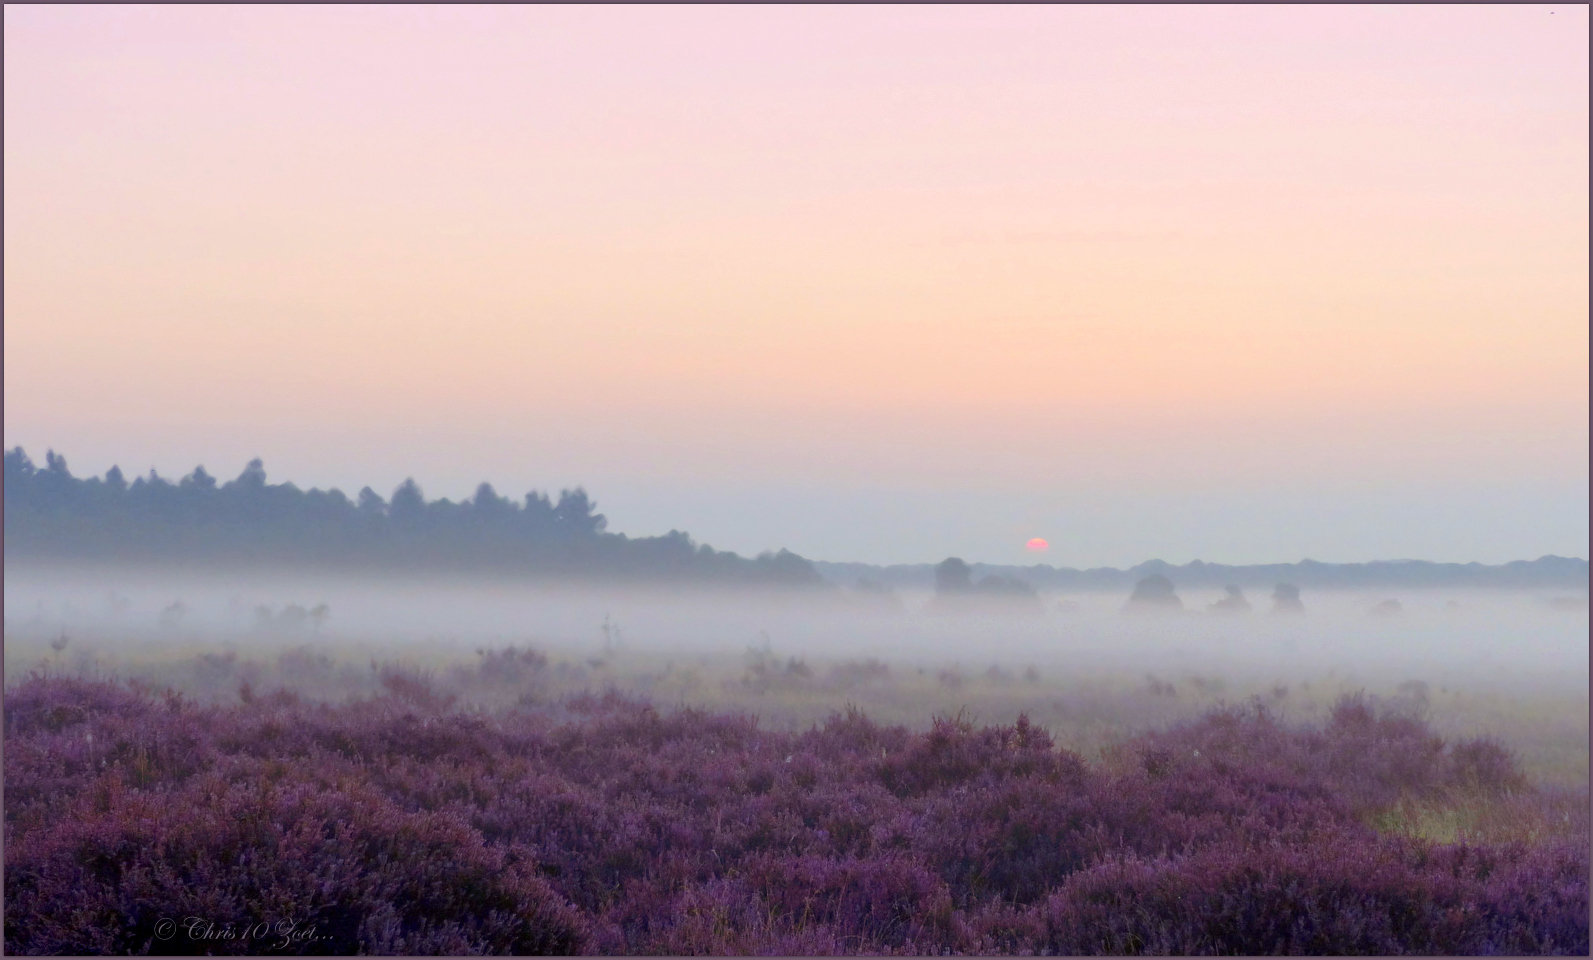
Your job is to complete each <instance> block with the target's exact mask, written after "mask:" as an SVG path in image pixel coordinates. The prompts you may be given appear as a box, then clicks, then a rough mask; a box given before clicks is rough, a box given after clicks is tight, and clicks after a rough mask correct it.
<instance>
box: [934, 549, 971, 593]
mask: <svg viewBox="0 0 1593 960" xmlns="http://www.w3.org/2000/svg"><path fill="white" fill-rule="evenodd" d="M972 589H973V570H971V569H970V568H969V566H968V564H966V563H964V562H963V560H962V558H961V557H947V558H946V559H945V560H942V561H940V563H939V565H937V566H936V567H935V592H936V593H941V594H946V593H968V592H969V591H971V590H972Z"/></svg>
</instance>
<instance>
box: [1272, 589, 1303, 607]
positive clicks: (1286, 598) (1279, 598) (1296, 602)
mask: <svg viewBox="0 0 1593 960" xmlns="http://www.w3.org/2000/svg"><path fill="white" fill-rule="evenodd" d="M1272 612H1273V613H1285V614H1299V613H1304V612H1305V604H1303V603H1301V602H1300V588H1299V587H1297V586H1295V585H1294V584H1292V583H1280V584H1278V585H1277V586H1276V587H1273V588H1272Z"/></svg>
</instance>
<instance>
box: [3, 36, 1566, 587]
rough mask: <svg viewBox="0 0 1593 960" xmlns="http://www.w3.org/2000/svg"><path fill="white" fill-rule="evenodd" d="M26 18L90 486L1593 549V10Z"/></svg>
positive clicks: (963, 526) (831, 531)
mask: <svg viewBox="0 0 1593 960" xmlns="http://www.w3.org/2000/svg"><path fill="white" fill-rule="evenodd" d="M5 26H6V41H5V43H6V47H5V55H6V65H5V71H6V73H5V80H6V95H5V96H6V100H5V134H6V139H5V151H6V152H5V167H6V169H5V173H6V187H5V218H6V219H5V232H6V237H5V239H6V253H5V266H6V289H5V308H6V313H5V348H6V354H5V357H6V359H5V402H6V410H5V431H6V442H7V445H8V446H11V445H15V444H19V443H20V444H22V445H23V446H26V447H28V448H29V450H30V452H33V453H34V454H35V456H36V457H40V456H42V453H43V448H44V447H46V446H54V447H56V448H57V449H59V450H62V451H64V452H66V453H67V454H68V455H69V457H70V458H71V462H72V465H73V467H74V469H75V470H77V472H79V473H85V472H100V471H103V470H104V469H105V468H107V467H109V466H110V465H111V464H112V463H113V462H115V463H120V464H121V465H122V467H123V468H124V469H128V470H135V471H143V470H147V469H148V468H149V466H150V465H155V466H158V467H159V468H160V469H161V472H162V473H164V474H180V473H183V472H186V471H187V470H189V469H191V468H192V467H193V465H194V464H196V463H200V462H202V463H204V464H205V465H206V466H207V468H209V469H210V470H211V471H212V472H214V473H218V474H221V475H223V476H231V475H233V474H234V473H236V472H237V471H238V470H240V469H241V468H242V465H243V463H244V461H246V460H247V459H248V458H249V457H251V456H255V455H260V456H263V457H264V458H265V460H266V463H267V466H268V467H269V468H270V469H271V472H272V474H273V475H274V476H275V477H277V478H278V479H292V480H294V481H295V482H298V483H300V484H301V485H304V486H308V485H339V486H343V487H345V488H346V489H347V488H353V489H357V488H358V487H359V486H360V485H363V484H365V483H371V484H373V485H375V486H377V487H378V488H379V489H382V490H383V492H384V493H385V492H386V490H388V489H391V487H392V486H394V485H396V484H397V483H398V481H400V480H401V479H403V477H404V476H406V475H410V474H413V475H414V476H415V477H416V478H417V479H419V480H420V481H421V482H422V484H423V486H424V487H425V488H426V490H427V492H428V493H430V494H432V495H446V496H454V497H458V496H462V495H467V494H468V493H469V492H470V490H471V489H472V488H473V486H474V484H475V483H476V482H477V481H479V480H481V479H490V480H492V481H493V482H494V483H495V484H497V486H498V487H499V488H500V489H501V490H505V491H512V492H515V493H518V492H523V490H524V489H527V488H531V487H536V488H549V487H553V488H557V487H559V486H562V485H574V484H576V483H584V484H586V485H587V487H588V488H589V489H590V490H592V492H593V493H594V495H595V496H596V497H597V499H598V501H599V503H600V505H601V506H602V507H603V508H604V509H605V510H606V512H608V514H609V516H610V518H611V521H612V523H613V525H614V527H615V528H616V529H619V530H622V531H625V532H630V533H636V534H646V533H655V532H661V531H663V530H666V529H668V528H670V527H677V526H678V527H682V528H684V529H687V530H690V531H692V532H693V533H695V534H697V535H699V536H700V537H702V538H703V539H706V540H708V541H709V542H712V543H714V544H716V545H719V546H724V547H727V548H730V549H738V550H759V549H765V548H771V547H778V546H790V547H792V548H793V549H797V550H799V551H800V552H804V553H806V554H808V555H811V556H815V557H819V558H825V559H852V558H856V559H871V560H904V561H905V560H934V559H939V558H940V557H942V556H945V555H947V554H951V553H961V554H963V555H965V556H968V557H970V558H971V559H983V560H990V561H1000V560H1013V561H1018V560H1022V559H1023V558H1024V557H1025V556H1026V554H1024V552H1023V545H1024V543H1025V542H1026V541H1027V540H1028V539H1029V537H1031V536H1043V537H1045V538H1047V539H1048V540H1049V541H1050V543H1051V551H1050V553H1049V554H1048V555H1047V558H1048V559H1049V560H1051V561H1052V562H1057V563H1076V564H1094V563H1121V562H1135V561H1136V560H1140V559H1145V557H1146V556H1149V555H1160V556H1164V557H1166V558H1168V559H1178V558H1182V559H1189V558H1192V557H1195V556H1200V557H1204V558H1206V559H1208V560H1226V561H1233V562H1247V561H1263V560H1278V559H1298V558H1299V556H1303V555H1306V554H1310V553H1314V554H1316V555H1319V558H1320V559H1345V560H1358V559H1371V558H1372V557H1374V556H1389V555H1394V554H1398V555H1404V556H1427V557H1431V558H1433V559H1456V560H1469V559H1483V560H1501V559H1512V558H1515V557H1517V556H1536V555H1538V554H1540V553H1547V552H1560V553H1568V554H1575V555H1579V556H1586V553H1587V547H1586V544H1587V491H1586V487H1587V480H1588V473H1587V462H1588V444H1587V434H1588V339H1587V336H1588V312H1587V308H1588V273H1587V269H1588V266H1587V265H1588V253H1589V251H1588V201H1589V198H1588V79H1589V78H1588V41H1587V35H1588V16H1587V7H1585V6H1552V5H1550V6H1495V7H1477V6H1464V7H1460V6H1456V7H1433V6H1420V7H1392V8H1389V7H1370V6H1333V7H1242V8H1241V7H1203V8H1202V7H1144V6H1137V7H1122V8H1114V7H1073V6H1063V7H1007V8H998V9H983V8H960V7H926V8H900V7H873V8H855V7H846V8H842V7H817V8H806V7H803V8H787V7H759V8H726V7H690V8H677V9H658V8H590V7H588V8H549V7H482V8H443V7H413V6H405V7H307V6H301V7H272V8H253V7H176V6H170V7H138V8H130V7H16V6H8V7H7V8H6V9H5ZM849 497H850V499H848V498H849ZM1246 497H1249V498H1251V502H1254V503H1256V504H1268V505H1270V506H1267V507H1266V508H1265V509H1264V510H1260V514H1265V515H1266V517H1267V518H1268V519H1266V520H1265V521H1264V522H1263V521H1261V520H1258V519H1257V516H1258V515H1259V514H1257V513H1256V511H1247V509H1246V508H1245V507H1244V504H1245V503H1246V502H1247V501H1246V499H1245V498H1246ZM1191 498H1195V499H1197V500H1200V502H1201V503H1204V504H1206V506H1204V507H1198V508H1197V507H1195V506H1191ZM1202 498H1204V499H1202ZM1490 498H1492V499H1490ZM883 502H899V503H912V504H915V505H917V506H915V508H914V509H915V510H918V511H920V512H919V513H917V514H915V513H913V512H911V511H907V512H903V511H897V512H894V513H893V512H891V511H888V510H880V511H876V510H872V509H869V508H867V507H866V506H865V505H867V504H873V503H883ZM1291 503H1295V504H1297V506H1296V507H1290V506H1288V505H1289V504H1291ZM760 504H761V506H759V505H760ZM1114 504H1115V506H1114ZM1374 504H1376V505H1377V506H1375V507H1374V506H1373V505H1374ZM735 505H739V506H735ZM1324 505H1331V509H1330V510H1329V511H1328V512H1330V513H1332V515H1333V516H1334V517H1337V518H1338V519H1337V520H1334V521H1333V522H1332V523H1331V524H1329V522H1328V521H1326V520H1324V519H1323V516H1324V513H1323V510H1324V508H1325V506H1324ZM1113 511H1117V513H1113ZM1136 511H1139V512H1136ZM1201 511H1204V513H1201ZM1269 511H1270V512H1269ZM1379 511H1383V512H1379ZM1401 511H1404V512H1401ZM1479 511H1480V512H1489V511H1492V512H1493V513H1494V514H1495V515H1496V516H1508V517H1510V518H1511V522H1510V523H1508V524H1504V523H1500V522H1491V523H1478V524H1475V525H1474V528H1475V532H1468V531H1470V530H1471V529H1472V528H1468V527H1467V524H1468V523H1469V522H1470V518H1473V517H1475V515H1476V514H1477V513H1478V512H1479ZM1197 513H1201V516H1203V517H1205V519H1203V520H1200V521H1199V522H1197V521H1195V520H1194V519H1191V518H1193V517H1194V516H1195V514H1197ZM949 514H956V515H957V517H958V519H957V520H956V521H955V522H951V521H949V520H946V519H944V518H945V517H946V516H947V515H949ZM1385 514H1387V515H1390V516H1405V517H1408V518H1409V523H1408V524H1407V525H1406V529H1404V530H1401V529H1399V527H1400V524H1399V523H1393V524H1389V523H1386V522H1382V521H1378V522H1372V521H1371V520H1369V519H1368V520H1366V521H1365V522H1364V523H1360V524H1357V523H1356V522H1355V519H1354V518H1357V517H1360V518H1363V519H1364V518H1370V517H1372V516H1374V515H1375V516H1378V517H1381V516H1384V515H1385ZM1108 515H1110V516H1119V515H1120V516H1121V517H1122V518H1123V520H1122V522H1121V523H1117V524H1115V525H1114V524H1105V523H1102V522H1100V521H1099V518H1100V517H1102V516H1108ZM870 516H872V517H874V518H875V519H874V520H873V521H868V520H867V519H860V518H867V517H870ZM1091 516H1093V517H1095V518H1096V519H1095V520H1091V519H1089V518H1090V517H1091ZM915 517H916V519H915ZM932 517H935V518H939V519H931V518H932ZM1224 518H1226V519H1224ZM1346 518H1348V519H1346ZM870 523H872V524H873V525H872V526H870ZM1092 523H1094V524H1095V526H1093V527H1092V526H1091V524H1092ZM1136 523H1139V524H1144V525H1148V526H1147V528H1146V529H1128V527H1132V526H1134V524H1136ZM1391 527H1392V529H1391ZM1280 528H1281V530H1280ZM1347 530H1350V531H1360V532H1355V533H1347V532H1346V531H1347ZM1290 534H1294V535H1295V538H1294V539H1292V540H1291V539H1290ZM1158 538H1160V539H1158ZM1158 544H1160V546H1158ZM1146 551H1148V552H1146Z"/></svg>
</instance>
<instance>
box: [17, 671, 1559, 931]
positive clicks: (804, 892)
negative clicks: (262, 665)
mask: <svg viewBox="0 0 1593 960" xmlns="http://www.w3.org/2000/svg"><path fill="white" fill-rule="evenodd" d="M544 667H545V662H543V661H541V660H539V659H537V658H535V657H532V656H528V655H520V654H514V655H500V656H499V659H498V660H496V661H494V663H493V668H494V671H496V672H498V673H502V672H503V671H507V670H511V669H513V670H520V671H523V672H524V673H526V675H527V676H533V675H535V674H538V673H539V672H541V671H542V670H543V669H544ZM376 669H377V674H378V677H377V679H378V684H377V687H376V692H375V693H374V694H373V695H372V696H369V697H367V698H365V699H356V700H352V701H349V702H346V703H341V704H325V703H321V704H317V703H310V702H305V701H301V700H300V698H299V697H298V696H296V695H294V694H292V693H289V692H287V691H281V690H278V691H260V690H254V689H247V690H245V691H241V692H240V698H241V700H242V703H240V704H238V705H234V706H221V705H202V704H198V703H195V702H192V701H189V700H186V699H184V698H182V697H179V696H177V695H175V694H166V693H156V692H152V691H149V690H142V689H135V688H134V687H133V686H131V685H128V684H125V683H121V682H116V681H108V680H87V679H72V678H62V677H46V676H33V677H30V678H28V679H27V680H25V681H23V682H22V683H20V684H18V685H17V686H15V687H14V688H13V689H11V690H10V691H9V692H8V695H7V697H6V702H5V748H6V749H5V785H6V794H5V800H6V804H5V841H6V852H5V871H6V872H5V908H6V911H5V946H6V949H7V950H9V951H11V952H13V953H78V954H83V953H88V954H102V953H126V952H133V953H146V952H153V953H172V952H178V953H207V952H210V953H264V952H272V953H312V954H314V953H319V954H326V953H356V952H363V953H386V954H395V953H396V954H474V953H598V954H631V953H655V954H656V953H663V954H688V953H709V954H760V953H769V954H787V955H790V954H886V953H900V954H940V953H945V952H954V953H987V954H988V953H1052V954H1057V953H1075V954H1076V953H1316V954H1322V953H1374V954H1383V953H1441V954H1497V953H1506V954H1552V953H1560V954H1583V955H1585V954H1586V953H1587V952H1588V949H1589V938H1588V906H1589V903H1588V837H1587V820H1586V817H1585V815H1583V816H1578V817H1577V818H1575V819H1574V820H1573V819H1572V818H1571V816H1570V814H1569V813H1563V814H1562V813H1561V812H1560V811H1561V810H1562V808H1564V807H1565V806H1566V805H1565V804H1564V803H1563V798H1561V799H1556V797H1554V796H1553V795H1551V794H1550V793H1548V792H1540V791H1537V790H1535V789H1533V788H1532V787H1530V786H1529V785H1528V784H1527V783H1526V782H1525V781H1524V779H1523V778H1522V776H1521V775H1520V774H1519V773H1518V771H1517V769H1516V767H1515V764H1514V760H1513V758H1512V757H1511V755H1510V754H1509V753H1508V752H1507V751H1506V750H1505V749H1504V748H1502V747H1501V746H1499V745H1498V744H1496V743H1493V742H1491V741H1488V740H1472V741H1467V742H1463V743H1459V744H1453V745H1451V744H1446V743H1445V742H1444V741H1442V740H1441V739H1439V738H1438V737H1437V736H1435V735H1434V734H1433V733H1432V732H1431V731H1430V730H1429V729H1428V728H1427V726H1426V725H1425V724H1424V723H1423V722H1421V721H1420V720H1418V719H1415V718H1414V717H1413V716H1412V715H1410V714H1407V713H1400V712H1398V711H1391V710H1388V709H1385V708H1382V707H1380V706H1378V705H1377V704H1375V703H1373V702H1371V701H1369V700H1367V699H1366V698H1360V697H1352V698H1346V699H1344V700H1342V701H1340V702H1339V704H1338V705H1337V706H1336V707H1335V708H1334V710H1333V711H1332V713H1331V715H1330V717H1329V718H1328V720H1327V722H1326V723H1325V724H1323V725H1322V726H1321V727H1320V728H1302V727H1295V726H1291V725H1288V724H1285V723H1283V722H1281V721H1280V720H1279V719H1277V718H1276V717H1275V716H1273V715H1272V714H1271V713H1269V712H1268V710H1266V709H1265V708H1264V707H1261V706H1260V705H1259V704H1255V705H1251V706H1249V707H1245V708H1231V709H1223V710H1217V711H1213V712H1211V713H1208V714H1206V715H1205V716H1203V717H1201V718H1199V719H1197V720H1194V721H1192V722H1187V723H1182V724H1178V725H1175V726H1172V727H1169V728H1167V729H1164V730H1161V731H1158V732H1155V733H1151V734H1147V735H1144V736H1141V737H1139V738H1137V739H1135V740H1133V741H1131V742H1129V743H1128V744H1126V745H1124V746H1123V747H1122V748H1121V749H1119V750H1118V751H1116V753H1115V754H1113V755H1112V756H1111V757H1109V758H1107V759H1106V761H1104V762H1099V763H1087V762H1086V761H1085V760H1084V759H1083V758H1082V757H1080V756H1078V755H1076V754H1074V753H1073V752H1070V751H1069V750H1066V749H1062V748H1059V747H1058V746H1057V745H1056V744H1055V743H1053V741H1052V738H1051V736H1050V735H1049V734H1048V733H1047V732H1046V731H1045V730H1043V729H1041V728H1040V727H1038V726H1037V725H1034V724H1032V723H1030V722H1029V720H1028V719H1027V718H1020V719H1019V720H1018V721H1017V722H1016V723H1014V724H1010V725H986V726H979V725H976V724H974V723H972V722H969V721H967V720H965V719H962V718H940V719H938V720H937V721H936V722H935V723H934V724H933V726H932V727H931V728H930V729H928V730H927V731H922V732H913V731H910V730H908V729H906V728H903V727H892V726H882V725H878V724H876V723H874V722H872V721H871V720H870V719H869V718H868V717H867V716H865V715H864V714H863V713H861V712H859V711H857V710H849V711H847V712H845V713H840V714H836V715H834V716H832V717H831V718H830V719H829V720H828V721H827V722H825V723H823V724H820V725H816V726H814V727H812V728H811V729H808V730H806V731H800V732H784V731H773V730H767V729H763V728H761V727H760V725H759V724H758V722H757V721H756V720H755V719H753V718H750V717H747V716H743V715H737V714H715V713H708V712H703V711H696V710H676V711H660V710H659V709H657V708H656V707H654V706H652V705H650V704H649V703H646V702H643V701H641V700H637V699H634V698H631V697H628V696H625V695H621V694H619V693H615V692H610V693H607V694H604V695H586V696H580V697H572V698H566V699H563V700H560V701H556V702H555V701H546V700H538V701H536V702H532V701H524V702H522V703H521V704H520V705H518V706H514V707H508V708H505V709H501V710H496V711H490V712H489V711H483V710H477V709H468V710H467V709H463V708H460V707H458V706H457V704H456V701H455V699H454V698H453V697H451V696H450V695H448V694H447V693H446V691H443V690H440V689H439V688H438V685H437V683H436V682H435V681H434V680H432V679H430V678H428V677H427V676H425V675H423V674H420V673H416V672H413V671H406V670H404V669H403V668H400V667H396V666H379V667H377V668H376ZM1584 800H1585V798H1584ZM1557 803H1558V804H1560V805H1559V806H1556V804H1557ZM1458 805H1469V806H1465V809H1468V810H1473V811H1486V810H1493V809H1500V810H1506V811H1510V814H1509V815H1510V816H1511V817H1513V818H1516V819H1520V818H1521V817H1522V816H1526V815H1528V814H1531V813H1532V811H1538V813H1537V814H1533V816H1536V817H1537V819H1536V820H1534V822H1535V823H1543V824H1549V825H1551V826H1553V825H1556V824H1558V825H1559V826H1558V828H1557V829H1552V830H1543V831H1538V832H1536V833H1534V834H1533V835H1532V839H1531V840H1530V842H1528V841H1522V840H1512V841H1509V842H1491V841H1489V840H1488V839H1487V838H1486V837H1481V838H1479V837H1474V836H1460V837H1456V838H1455V841H1456V842H1439V841H1436V840H1433V839H1430V838H1424V837H1422V836H1419V835H1416V834H1415V833H1414V832H1410V831H1405V832H1401V831H1399V830H1391V829H1388V828H1387V827H1386V825H1387V824H1388V823H1390V822H1393V820H1391V818H1396V819H1397V817H1398V816H1399V815H1400V813H1399V812H1400V811H1410V810H1416V809H1420V810H1423V811H1427V810H1448V809H1458V808H1459V806H1458ZM1583 805H1584V806H1585V802H1584V804H1583ZM1478 816H1481V814H1478ZM189 918H193V919H194V921H195V922H190V919H189ZM163 921H165V923H164V925H163ZM173 923H175V926H173ZM266 924H272V925H277V926H280V927H281V929H280V930H279V929H277V928H276V927H273V930H272V933H271V935H270V936H265V935H264V933H263V931H264V929H265V927H264V925H266ZM284 930H285V931H286V932H285V933H284V932H282V931H284ZM229 933H230V934H233V935H232V936H230V937H229V936H227V934H229Z"/></svg>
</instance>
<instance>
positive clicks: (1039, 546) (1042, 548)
mask: <svg viewBox="0 0 1593 960" xmlns="http://www.w3.org/2000/svg"><path fill="white" fill-rule="evenodd" d="M1024 549H1026V550H1029V551H1030V552H1032V553H1044V552H1046V551H1047V550H1049V549H1051V545H1050V544H1049V543H1046V542H1045V540H1043V539H1042V538H1040V537H1035V538H1034V539H1033V540H1030V541H1029V542H1028V543H1026V544H1024Z"/></svg>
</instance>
